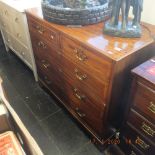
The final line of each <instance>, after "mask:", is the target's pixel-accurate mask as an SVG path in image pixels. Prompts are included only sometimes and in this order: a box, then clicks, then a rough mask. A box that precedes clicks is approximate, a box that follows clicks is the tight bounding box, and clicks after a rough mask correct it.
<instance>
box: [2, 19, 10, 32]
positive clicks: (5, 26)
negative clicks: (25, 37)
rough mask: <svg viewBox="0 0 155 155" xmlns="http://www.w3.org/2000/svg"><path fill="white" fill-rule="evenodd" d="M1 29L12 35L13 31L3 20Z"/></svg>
mask: <svg viewBox="0 0 155 155" xmlns="http://www.w3.org/2000/svg"><path fill="white" fill-rule="evenodd" d="M1 28H2V30H5V31H7V32H8V33H12V31H13V27H12V25H11V24H10V23H8V22H7V21H6V20H4V19H1Z"/></svg>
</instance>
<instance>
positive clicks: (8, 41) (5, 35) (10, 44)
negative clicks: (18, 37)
mask: <svg viewBox="0 0 155 155" xmlns="http://www.w3.org/2000/svg"><path fill="white" fill-rule="evenodd" d="M2 33H3V36H4V39H5V42H6V43H7V45H9V46H10V47H12V37H11V35H10V34H9V33H8V32H6V31H5V30H3V29H2Z"/></svg>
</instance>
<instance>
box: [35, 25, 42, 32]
mask: <svg viewBox="0 0 155 155" xmlns="http://www.w3.org/2000/svg"><path fill="white" fill-rule="evenodd" d="M36 29H37V30H38V32H39V33H40V34H43V33H44V30H43V28H41V27H40V26H39V25H37V26H36Z"/></svg>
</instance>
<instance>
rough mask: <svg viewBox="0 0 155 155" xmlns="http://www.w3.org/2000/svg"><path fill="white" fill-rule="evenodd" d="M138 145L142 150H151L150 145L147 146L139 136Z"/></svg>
mask: <svg viewBox="0 0 155 155" xmlns="http://www.w3.org/2000/svg"><path fill="white" fill-rule="evenodd" d="M135 142H136V144H138V145H139V146H140V147H141V148H142V149H144V150H146V149H148V148H150V145H148V144H146V143H145V142H144V141H143V140H142V139H141V138H139V137H138V136H137V139H136V140H135Z"/></svg>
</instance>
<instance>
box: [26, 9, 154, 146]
mask: <svg viewBox="0 0 155 155" xmlns="http://www.w3.org/2000/svg"><path fill="white" fill-rule="evenodd" d="M26 13H27V19H28V25H29V31H30V36H31V41H32V46H33V51H34V55H35V61H36V65H37V72H38V76H39V81H40V82H41V83H42V84H43V85H44V86H45V87H46V88H48V90H50V91H51V92H52V94H53V95H54V96H56V98H57V99H58V100H59V101H60V102H61V103H62V104H63V105H64V106H65V107H66V108H67V110H68V111H69V112H70V113H71V114H72V115H73V116H74V117H75V118H76V119H77V120H78V121H79V122H80V123H81V124H82V125H83V126H84V127H85V128H86V129H87V130H88V131H89V132H90V133H91V134H92V135H93V136H94V137H95V138H96V140H97V141H98V142H100V143H102V144H104V143H105V141H106V140H107V139H108V138H109V137H110V136H112V135H113V134H114V130H113V129H115V127H116V126H118V127H119V121H118V117H117V115H118V113H117V112H118V110H119V109H120V105H121V101H122V100H123V98H124V94H125V92H126V91H125V89H126V84H127V85H128V84H129V83H130V82H129V79H130V74H129V73H130V70H131V69H132V68H133V67H135V66H136V65H138V64H140V63H142V62H144V61H145V60H146V59H148V58H150V57H151V56H152V55H153V54H154V53H153V50H152V49H153V47H154V42H153V39H152V38H151V37H150V34H149V33H148V30H147V29H145V28H144V29H143V36H142V38H139V39H121V38H112V37H109V36H106V35H103V33H102V27H103V23H99V24H95V25H90V26H84V27H81V28H74V27H67V26H62V25H57V24H53V23H49V22H47V21H46V20H44V19H43V16H42V11H41V9H40V8H33V9H29V10H27V11H26ZM148 27H149V28H150V29H152V28H151V26H149V25H148ZM119 113H120V112H119Z"/></svg>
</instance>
